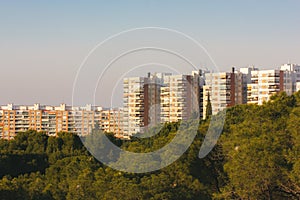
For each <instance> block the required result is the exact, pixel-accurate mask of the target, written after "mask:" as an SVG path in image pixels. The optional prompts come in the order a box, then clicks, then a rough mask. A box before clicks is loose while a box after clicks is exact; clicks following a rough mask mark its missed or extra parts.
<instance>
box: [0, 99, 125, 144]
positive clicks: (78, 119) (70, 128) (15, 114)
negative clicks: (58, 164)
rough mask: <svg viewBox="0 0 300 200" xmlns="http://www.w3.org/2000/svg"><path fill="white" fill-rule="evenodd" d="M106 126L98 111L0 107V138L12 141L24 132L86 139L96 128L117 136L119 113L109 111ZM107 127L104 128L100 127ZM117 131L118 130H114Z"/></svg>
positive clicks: (92, 108)
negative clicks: (74, 136) (62, 134)
mask: <svg viewBox="0 0 300 200" xmlns="http://www.w3.org/2000/svg"><path fill="white" fill-rule="evenodd" d="M109 110H110V112H109V117H108V122H107V121H106V120H104V119H103V118H101V117H102V116H103V114H102V113H103V112H104V113H105V112H106V110H103V109H102V107H98V106H91V105H90V104H88V105H86V106H85V107H75V106H73V107H72V106H67V105H66V104H61V105H60V106H47V105H40V104H34V105H33V106H25V105H13V104H8V105H6V106H1V107H0V138H4V139H12V138H13V137H14V136H15V135H16V134H18V133H20V132H24V131H27V130H36V131H43V132H45V133H47V134H48V135H50V136H56V135H57V133H58V132H62V131H64V132H72V133H76V134H78V135H81V136H82V135H87V134H89V133H90V132H91V130H92V129H93V128H95V125H96V124H98V125H99V127H100V128H102V130H103V131H105V132H112V131H113V132H115V133H116V134H119V135H121V132H122V130H121V127H122V122H120V119H121V118H122V110H119V109H109ZM106 123H108V128H106V127H105V126H104V124H106ZM117 127H118V128H117Z"/></svg>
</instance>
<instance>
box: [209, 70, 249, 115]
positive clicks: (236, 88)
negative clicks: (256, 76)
mask: <svg viewBox="0 0 300 200" xmlns="http://www.w3.org/2000/svg"><path fill="white" fill-rule="evenodd" d="M208 96H209V98H210V101H211V106H212V114H213V115H215V114H217V113H218V112H220V111H222V110H224V109H225V108H227V107H230V106H234V105H238V104H245V103H246V102H247V76H246V75H245V74H243V73H241V72H238V71H235V69H234V68H233V69H232V72H220V73H206V74H205V86H204V87H203V118H205V116H206V106H207V102H208Z"/></svg>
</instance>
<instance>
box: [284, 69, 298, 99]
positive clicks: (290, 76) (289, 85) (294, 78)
mask: <svg viewBox="0 0 300 200" xmlns="http://www.w3.org/2000/svg"><path fill="white" fill-rule="evenodd" d="M280 70H282V71H283V72H284V80H283V90H284V91H285V92H286V93H287V94H288V95H292V94H293V93H294V92H296V91H297V88H296V83H297V82H300V65H296V64H283V65H281V67H280Z"/></svg>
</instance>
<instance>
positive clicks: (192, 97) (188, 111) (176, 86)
mask: <svg viewBox="0 0 300 200" xmlns="http://www.w3.org/2000/svg"><path fill="white" fill-rule="evenodd" d="M200 83H201V80H200V74H199V72H193V74H192V75H168V76H164V78H163V87H161V94H160V98H161V102H160V105H161V106H160V107H161V122H162V123H164V122H177V121H179V120H187V119H188V118H189V117H191V115H192V114H193V112H196V113H197V114H200V113H199V110H200V85H201V84H200Z"/></svg>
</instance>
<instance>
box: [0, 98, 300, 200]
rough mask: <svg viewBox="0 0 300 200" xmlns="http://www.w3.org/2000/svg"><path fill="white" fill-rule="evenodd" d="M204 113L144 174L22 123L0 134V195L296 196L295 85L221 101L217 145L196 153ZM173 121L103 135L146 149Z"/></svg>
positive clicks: (299, 132)
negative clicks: (172, 157)
mask: <svg viewBox="0 0 300 200" xmlns="http://www.w3.org/2000/svg"><path fill="white" fill-rule="evenodd" d="M209 120H210V119H208V120H206V121H201V122H200V124H199V129H198V134H197V136H196V138H195V140H194V142H193V144H192V145H191V146H190V147H189V149H188V150H187V151H186V153H185V154H184V155H182V156H181V157H180V159H179V160H177V161H176V162H174V163H173V164H171V165H169V166H168V167H165V168H163V169H161V170H158V171H154V172H151V173H144V174H133V173H124V172H119V171H116V170H113V169H111V168H109V167H106V166H104V165H103V164H102V163H100V162H98V161H97V160H95V159H94V158H93V157H92V156H91V155H90V154H89V152H88V151H87V150H86V149H85V147H84V146H83V145H82V143H81V140H80V138H79V137H77V136H75V135H73V134H71V133H60V134H59V136H58V137H48V136H47V135H45V134H43V133H37V132H35V131H28V132H25V133H22V134H18V135H17V137H16V138H15V139H14V140H11V141H6V140H0V178H1V179H0V199H132V200H133V199H299V198H300V142H299V141H300V127H299V126H300V93H296V94H294V95H293V96H286V95H285V94H284V93H282V94H279V95H277V96H274V97H273V98H272V100H271V101H270V102H268V103H265V104H264V105H262V106H256V105H240V106H235V107H232V108H229V109H227V112H226V122H225V125H224V130H223V133H222V135H221V137H220V139H219V141H218V143H217V145H216V146H215V148H214V149H213V151H212V152H210V153H209V155H208V156H207V157H205V158H203V159H199V158H198V152H199V149H200V146H201V143H202V141H203V138H204V136H205V133H206V131H207V128H208V126H209ZM178 126H179V124H178V123H167V124H165V125H164V126H163V127H162V129H161V130H160V131H159V133H158V134H157V135H155V136H153V137H151V138H145V139H139V138H133V139H132V140H131V141H121V140H117V139H115V138H113V137H112V135H111V134H108V136H109V138H110V139H111V140H112V141H113V142H114V143H115V144H116V145H118V146H120V147H121V148H123V149H126V150H128V151H133V152H150V151H153V150H155V149H159V148H161V147H162V146H164V145H165V144H167V143H168V142H170V141H171V140H172V138H173V137H174V135H175V134H176V131H177V129H178ZM150 131H154V130H150ZM186 134H189V132H188V130H187V131H186ZM99 142H100V141H99ZM107 154H108V155H109V152H108V153H107ZM130 162H134V161H130Z"/></svg>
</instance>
